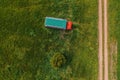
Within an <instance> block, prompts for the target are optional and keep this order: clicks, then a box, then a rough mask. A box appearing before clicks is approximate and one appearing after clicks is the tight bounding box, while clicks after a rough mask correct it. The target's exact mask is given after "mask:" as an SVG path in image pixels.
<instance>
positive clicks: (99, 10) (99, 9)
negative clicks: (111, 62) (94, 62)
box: [98, 0, 103, 80]
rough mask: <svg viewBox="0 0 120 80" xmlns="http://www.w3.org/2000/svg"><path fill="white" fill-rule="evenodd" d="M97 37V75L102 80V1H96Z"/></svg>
mask: <svg viewBox="0 0 120 80" xmlns="http://www.w3.org/2000/svg"><path fill="white" fill-rule="evenodd" d="M98 3H99V4H98V36H99V39H98V40H99V41H98V42H99V49H98V59H99V60H98V61H99V62H98V63H99V70H98V71H99V73H98V75H99V76H98V80H103V46H102V43H103V42H102V35H103V31H102V0H99V1H98Z"/></svg>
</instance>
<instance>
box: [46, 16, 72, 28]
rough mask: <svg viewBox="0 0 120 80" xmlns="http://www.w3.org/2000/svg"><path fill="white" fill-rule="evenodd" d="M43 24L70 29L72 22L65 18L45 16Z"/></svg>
mask: <svg viewBox="0 0 120 80" xmlns="http://www.w3.org/2000/svg"><path fill="white" fill-rule="evenodd" d="M45 26H46V27H51V28H58V29H64V30H71V27H72V22H70V21H69V22H68V21H67V20H66V19H60V18H53V17H46V18H45Z"/></svg>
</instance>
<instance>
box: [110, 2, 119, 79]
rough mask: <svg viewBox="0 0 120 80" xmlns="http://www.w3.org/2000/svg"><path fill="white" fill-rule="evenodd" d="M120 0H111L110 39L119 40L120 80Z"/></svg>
mask: <svg viewBox="0 0 120 80" xmlns="http://www.w3.org/2000/svg"><path fill="white" fill-rule="evenodd" d="M119 3H120V1H119V0H116V1H113V0H109V27H110V28H109V33H110V39H111V41H112V40H116V41H117V42H118V64H117V76H118V79H117V80H120V76H119V75H120V36H119V35H120V9H119V7H120V4H119Z"/></svg>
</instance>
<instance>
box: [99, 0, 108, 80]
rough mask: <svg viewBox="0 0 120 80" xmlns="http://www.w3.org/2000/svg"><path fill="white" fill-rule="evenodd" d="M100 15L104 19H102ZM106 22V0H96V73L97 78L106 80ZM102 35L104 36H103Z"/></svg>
mask: <svg viewBox="0 0 120 80" xmlns="http://www.w3.org/2000/svg"><path fill="white" fill-rule="evenodd" d="M102 1H103V2H102ZM102 3H103V5H102ZM102 7H104V8H102ZM102 9H104V10H103V11H104V14H102ZM102 17H103V18H104V19H102ZM103 23H104V24H103ZM107 24H108V23H107V0H98V36H99V49H98V58H99V60H98V61H99V75H98V80H108V46H107V37H108V34H107V33H108V32H107ZM102 27H104V28H103V29H102ZM103 33H104V34H103ZM103 35H104V37H103ZM102 44H103V45H102ZM103 54H104V55H103ZM103 58H104V61H103ZM103 62H104V64H103ZM103 65H104V66H103ZM103 68H104V69H103ZM103 70H104V71H103ZM103 72H104V73H103ZM103 74H104V78H103Z"/></svg>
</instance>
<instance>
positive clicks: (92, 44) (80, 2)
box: [0, 0, 98, 80]
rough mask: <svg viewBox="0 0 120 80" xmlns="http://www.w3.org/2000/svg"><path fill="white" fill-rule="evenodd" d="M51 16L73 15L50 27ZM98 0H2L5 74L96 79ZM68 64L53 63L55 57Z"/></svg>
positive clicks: (0, 44) (0, 77) (0, 76)
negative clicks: (65, 24) (66, 27)
mask: <svg viewBox="0 0 120 80" xmlns="http://www.w3.org/2000/svg"><path fill="white" fill-rule="evenodd" d="M46 16H51V17H57V18H65V19H68V20H71V21H73V30H72V31H62V30H56V29H50V28H45V26H44V19H45V17H46ZM97 48H98V44H97V1H96V0H92V1H91V0H0V80H97V75H98V74H97V73H98V63H97V62H98V57H97ZM56 53H61V54H63V55H64V56H65V57H66V64H65V65H64V66H63V67H61V68H59V69H54V68H53V67H51V65H50V59H51V57H52V56H53V55H54V54H56Z"/></svg>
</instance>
